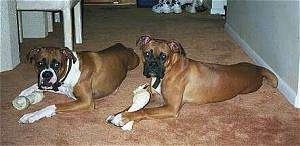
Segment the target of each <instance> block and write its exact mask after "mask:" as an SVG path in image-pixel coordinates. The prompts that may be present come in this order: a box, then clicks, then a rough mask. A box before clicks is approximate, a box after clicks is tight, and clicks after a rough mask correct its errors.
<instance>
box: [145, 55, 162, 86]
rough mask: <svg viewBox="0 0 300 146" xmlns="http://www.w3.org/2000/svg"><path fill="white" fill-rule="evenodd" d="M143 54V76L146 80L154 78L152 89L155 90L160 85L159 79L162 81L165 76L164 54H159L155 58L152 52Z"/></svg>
mask: <svg viewBox="0 0 300 146" xmlns="http://www.w3.org/2000/svg"><path fill="white" fill-rule="evenodd" d="M146 53H148V54H145V62H144V70H143V75H144V76H146V77H147V78H150V77H156V78H157V79H156V80H155V83H154V84H153V88H157V86H158V85H159V83H160V79H162V78H163V77H164V75H165V67H164V62H165V59H166V58H165V57H166V56H165V54H163V53H161V54H160V55H159V56H157V57H155V56H154V55H153V52H152V51H151V52H146Z"/></svg>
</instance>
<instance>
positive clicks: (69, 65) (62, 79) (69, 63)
mask: <svg viewBox="0 0 300 146" xmlns="http://www.w3.org/2000/svg"><path fill="white" fill-rule="evenodd" d="M72 64H73V63H72V60H71V59H68V62H67V72H66V74H65V76H64V77H63V78H61V79H60V81H59V83H60V84H63V82H64V81H65V80H66V78H67V76H68V75H69V73H70V70H71V68H72Z"/></svg>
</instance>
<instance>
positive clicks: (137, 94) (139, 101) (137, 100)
mask: <svg viewBox="0 0 300 146" xmlns="http://www.w3.org/2000/svg"><path fill="white" fill-rule="evenodd" d="M146 86H148V85H147V84H144V85H141V86H139V87H138V88H136V89H135V90H134V91H133V94H134V96H133V99H132V105H131V106H130V108H129V109H128V110H127V111H128V112H134V111H138V110H140V109H142V108H143V107H145V105H147V103H148V102H149V100H150V93H149V92H148V91H147V90H146V89H144V88H145V87H146ZM121 117H122V115H121V114H117V115H115V116H114V115H110V116H109V117H108V118H107V120H106V121H110V122H111V123H113V124H115V125H119V124H122V121H121V120H122V119H121ZM133 123H134V121H129V122H128V123H126V124H125V125H123V124H122V125H123V126H122V127H121V129H122V130H126V131H130V130H132V126H133Z"/></svg>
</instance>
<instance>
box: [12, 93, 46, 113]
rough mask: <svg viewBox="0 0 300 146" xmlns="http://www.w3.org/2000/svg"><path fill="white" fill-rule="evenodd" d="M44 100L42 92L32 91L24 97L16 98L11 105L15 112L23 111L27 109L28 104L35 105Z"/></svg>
mask: <svg viewBox="0 0 300 146" xmlns="http://www.w3.org/2000/svg"><path fill="white" fill-rule="evenodd" d="M43 98H44V94H43V92H42V91H34V92H32V93H31V94H29V95H26V96H18V97H16V98H15V99H14V100H13V101H12V105H13V106H14V107H15V108H16V109H17V110H23V109H25V108H27V107H28V106H29V105H30V104H36V103H38V102H40V101H41V100H42V99H43Z"/></svg>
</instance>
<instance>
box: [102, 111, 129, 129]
mask: <svg viewBox="0 0 300 146" xmlns="http://www.w3.org/2000/svg"><path fill="white" fill-rule="evenodd" d="M106 121H107V122H108V123H111V124H113V125H115V126H118V127H121V126H124V125H125V122H124V121H123V118H122V113H119V114H117V115H110V116H109V117H108V118H107V119H106Z"/></svg>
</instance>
